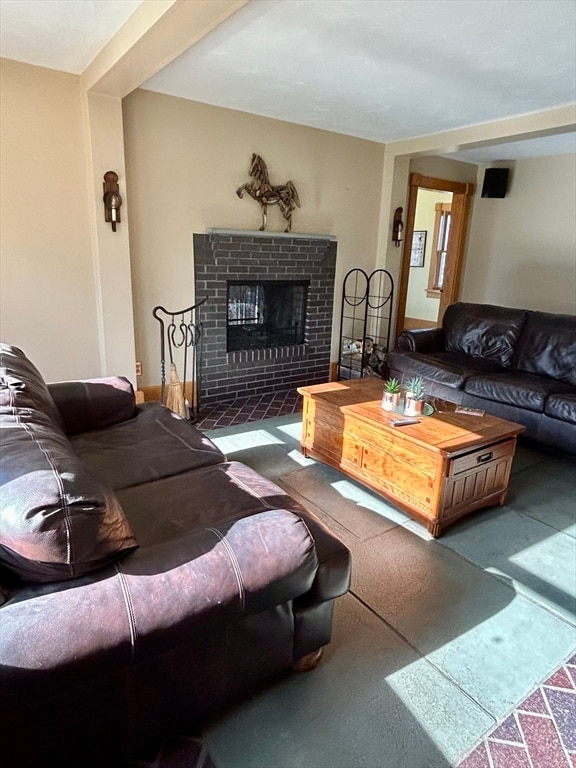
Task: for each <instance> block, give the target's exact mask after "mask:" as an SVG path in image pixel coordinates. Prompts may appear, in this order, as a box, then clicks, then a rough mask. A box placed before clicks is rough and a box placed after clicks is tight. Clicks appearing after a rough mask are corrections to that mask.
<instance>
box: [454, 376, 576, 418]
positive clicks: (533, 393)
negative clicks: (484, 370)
mask: <svg viewBox="0 0 576 768" xmlns="http://www.w3.org/2000/svg"><path fill="white" fill-rule="evenodd" d="M559 389H565V391H566V392H572V391H573V390H574V387H572V386H571V385H570V384H564V385H563V384H561V383H560V382H558V381H555V380H554V379H549V378H548V377H547V376H536V375H534V374H532V373H523V372H522V371H515V372H510V373H508V372H506V373H496V374H488V375H485V376H473V377H471V378H470V379H468V380H467V381H466V384H465V385H464V390H465V392H466V394H469V395H474V396H475V397H483V398H486V399H487V400H494V401H495V402H498V403H507V404H509V405H514V406H516V407H517V408H525V409H527V410H529V411H536V412H537V413H543V412H544V406H545V403H546V398H547V397H548V396H549V395H550V394H552V393H553V392H558V390H559Z"/></svg>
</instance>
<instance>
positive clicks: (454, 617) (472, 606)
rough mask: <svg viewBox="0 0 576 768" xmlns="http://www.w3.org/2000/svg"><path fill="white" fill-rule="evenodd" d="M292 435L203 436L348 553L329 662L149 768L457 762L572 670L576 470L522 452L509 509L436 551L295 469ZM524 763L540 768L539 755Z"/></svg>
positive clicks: (293, 423)
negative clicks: (347, 577) (302, 509)
mask: <svg viewBox="0 0 576 768" xmlns="http://www.w3.org/2000/svg"><path fill="white" fill-rule="evenodd" d="M299 433H300V421H299V418H298V417H295V416H292V417H281V418H279V419H272V420H267V421H265V422H259V423H256V424H250V425H245V426H244V427H239V426H237V427H231V428H227V429H218V430H214V431H213V432H211V433H208V434H209V435H210V436H211V437H212V438H213V439H214V440H215V442H216V443H217V444H218V445H219V447H220V448H221V449H222V450H223V451H224V452H225V453H226V454H227V456H228V458H229V459H231V460H239V461H243V462H245V463H246V464H248V465H249V466H251V467H253V468H254V469H256V470H257V471H259V472H261V473H262V474H263V475H264V476H266V477H268V478H269V479H271V480H273V481H275V482H276V483H278V484H279V485H280V486H282V487H283V488H285V489H286V490H287V491H288V492H289V493H290V494H291V495H293V496H294V497H295V498H296V499H297V500H298V501H300V502H301V503H302V504H303V505H304V506H306V507H307V508H309V509H310V510H311V511H313V512H314V513H316V514H317V515H318V517H320V518H321V519H322V520H323V522H324V523H325V524H326V525H327V526H328V527H329V528H330V529H331V530H333V531H334V532H335V533H336V534H337V535H338V536H340V538H341V539H342V540H343V541H344V542H345V543H346V544H347V546H348V547H349V548H350V550H351V552H352V588H351V591H350V593H349V594H348V595H346V596H344V597H343V598H340V600H338V601H337V604H336V611H335V620H334V632H333V638H332V642H331V643H330V645H329V646H328V647H327V649H326V653H325V657H324V660H323V662H322V663H321V664H320V666H319V667H318V668H317V669H316V670H314V671H313V672H310V673H306V674H304V675H295V676H289V677H288V678H287V679H283V680H280V681H278V683H277V684H275V685H271V686H270V687H269V688H268V689H266V690H265V691H263V692H262V693H261V694H260V695H258V696H255V697H252V698H251V699H249V700H248V701H246V702H243V703H242V704H240V705H239V706H238V707H237V708H235V709H234V710H232V711H231V712H228V713H226V714H225V715H224V716H222V718H217V719H215V721H214V722H212V723H210V724H206V726H205V727H204V728H203V730H202V733H201V734H200V736H201V740H199V741H191V740H188V741H187V740H186V739H182V740H180V741H178V740H176V741H173V742H171V743H168V744H166V745H165V750H164V752H163V757H161V756H159V757H158V759H157V760H156V761H154V762H153V763H150V764H149V765H150V766H152V765H153V766H154V768H212V767H213V766H215V768H328V766H340V767H341V768H356V767H358V768H360V767H361V768H451V767H453V766H457V765H459V764H460V763H461V762H462V760H464V759H465V758H466V755H468V754H469V753H471V752H472V750H474V749H476V750H479V749H484V742H486V744H488V739H489V737H490V736H491V734H492V733H497V731H495V729H496V728H497V726H498V725H499V724H501V723H503V722H504V721H505V720H506V718H508V719H509V718H510V717H512V716H513V715H514V713H515V712H516V711H517V710H516V708H517V707H518V706H519V704H521V703H522V702H523V701H525V700H527V697H529V695H530V694H532V692H534V691H535V690H536V689H537V688H538V686H539V685H541V684H543V683H544V681H546V680H548V679H552V678H551V677H550V676H553V674H554V673H555V672H556V671H557V670H558V668H559V667H561V665H562V664H564V663H565V662H566V660H567V659H570V657H572V658H573V659H574V656H573V654H574V650H575V645H576V616H575V610H574V591H575V584H576V558H574V557H573V554H574V551H575V544H576V517H575V510H574V503H573V499H574V497H575V495H576V494H575V491H576V471H575V468H574V463H573V462H572V461H571V460H567V458H566V457H564V456H562V455H555V454H553V453H552V452H543V451H542V452H541V451H539V450H538V449H534V448H533V447H531V446H528V445H526V446H521V448H520V450H519V451H518V453H517V456H516V459H515V462H514V469H513V479H512V487H511V493H510V497H509V501H508V504H507V505H506V506H505V507H494V508H492V509H488V510H483V511H480V512H478V513H475V514H473V515H470V516H469V517H468V518H466V519H465V520H463V521H460V522H459V523H457V524H455V525H454V526H452V527H451V528H449V529H448V530H447V531H446V532H445V533H444V534H443V536H442V537H441V539H439V540H434V539H432V538H431V537H430V536H429V534H428V533H427V531H426V530H425V528H424V527H423V526H421V525H420V524H419V523H417V522H415V521H413V520H411V519H410V518H409V517H407V516H406V515H405V514H404V513H402V512H400V511H399V510H398V509H396V508H395V507H394V506H393V505H391V504H388V503H387V502H386V501H385V500H384V499H382V498H381V497H379V496H377V495H376V494H373V493H371V492H370V491H368V490H367V489H365V488H363V487H362V486H360V485H359V484H357V483H355V482H353V481H351V480H349V479H348V478H346V477H345V476H344V475H342V474H341V473H339V472H336V471H335V470H332V469H331V468H329V467H326V466H324V465H322V464H320V463H318V462H314V461H311V460H308V459H304V458H303V457H302V456H301V454H300V451H299V444H298V439H299ZM542 488H545V490H546V504H545V505H543V502H542V494H541V489H542ZM570 552H572V558H570V557H569V555H568V556H567V553H570ZM575 696H576V691H575ZM558 731H559V729H557V731H556V733H558ZM495 738H496V740H494V738H493V739H492V743H491V749H492V751H493V752H494V750H495V749H500V746H499V743H498V740H497V737H495ZM200 747H201V748H202V751H201V753H200V752H199V751H198V750H199V749H200ZM529 748H530V746H529V745H509V744H505V745H504V747H502V750H504V749H507V750H509V751H510V750H514V749H516V750H517V751H520V750H524V752H525V753H526V754H527V752H528V750H529ZM559 748H560V749H564V750H565V754H566V758H567V760H569V759H570V757H571V756H572V755H570V756H569V754H568V751H567V748H566V747H565V746H564V747H562V745H560V747H559ZM187 750H188V752H187ZM523 754H524V753H523ZM524 757H526V755H524ZM471 759H472V758H471ZM474 759H476V758H475V757H474ZM518 759H521V758H520V757H519V758H518ZM523 764H524V763H522V762H519V763H518V765H523ZM527 764H528V763H527ZM473 765H475V763H473V762H471V763H470V765H468V764H467V765H466V768H472V766H473ZM478 765H479V766H481V765H482V766H483V765H484V764H483V763H478ZM503 765H504V763H503ZM530 765H531V768H542V767H543V766H544V763H542V764H540V765H539V764H538V763H537V762H534V759H533V756H532V763H531V764H530ZM568 765H569V763H568ZM546 768H549V767H548V766H547V767H546Z"/></svg>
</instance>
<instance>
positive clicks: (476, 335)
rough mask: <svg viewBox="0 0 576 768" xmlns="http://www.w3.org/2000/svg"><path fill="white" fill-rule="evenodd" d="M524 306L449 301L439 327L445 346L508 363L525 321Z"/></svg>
mask: <svg viewBox="0 0 576 768" xmlns="http://www.w3.org/2000/svg"><path fill="white" fill-rule="evenodd" d="M526 316H527V312H526V311H525V310H523V309H510V308H508V307H497V306H494V305H491V304H468V303H466V302H457V303H456V304H451V305H450V306H449V307H448V309H447V310H446V312H445V314H444V319H443V321H442V327H443V329H444V338H445V343H446V350H447V351H449V352H460V353H463V354H466V355H472V356H473V357H482V358H484V359H486V360H491V361H493V362H495V363H498V364H499V365H501V366H509V365H510V364H511V362H512V359H513V357H514V352H515V350H516V345H517V343H518V340H519V338H520V334H521V332H522V328H523V327H524V324H525V322H526Z"/></svg>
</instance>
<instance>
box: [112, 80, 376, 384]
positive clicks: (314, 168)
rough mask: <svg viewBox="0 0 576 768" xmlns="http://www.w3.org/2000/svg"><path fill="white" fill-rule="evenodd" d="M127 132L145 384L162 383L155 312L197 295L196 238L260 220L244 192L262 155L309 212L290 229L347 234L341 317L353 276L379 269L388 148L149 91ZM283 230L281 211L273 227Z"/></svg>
mask: <svg viewBox="0 0 576 768" xmlns="http://www.w3.org/2000/svg"><path fill="white" fill-rule="evenodd" d="M124 134H125V146H126V173H127V186H128V202H129V206H130V244H131V256H132V278H133V292H134V312H135V326H136V354H137V357H138V359H140V360H142V362H143V368H144V375H143V377H142V380H141V384H143V385H147V384H154V383H158V381H159V360H160V354H159V330H158V323H157V322H156V320H154V318H153V317H152V310H153V308H154V307H155V306H156V305H157V304H161V305H163V306H164V307H166V308H167V309H169V310H171V309H179V308H184V307H187V306H189V305H190V304H192V302H193V301H194V263H193V249H192V236H193V234H194V233H205V232H206V230H207V229H208V228H214V227H215V228H223V229H242V230H257V229H258V228H259V226H260V222H261V211H260V206H259V205H258V203H256V202H255V201H254V200H252V199H251V198H249V197H248V196H245V197H244V199H242V200H240V199H239V198H238V197H237V196H236V194H235V190H236V188H237V187H238V186H240V185H241V184H244V183H245V182H249V181H250V180H251V179H250V177H249V175H248V169H249V164H250V158H251V155H252V152H257V153H258V154H260V155H261V156H262V157H263V158H264V160H265V161H266V163H267V165H268V170H269V173H270V179H271V181H272V183H276V184H282V183H284V182H286V181H287V180H288V179H292V181H293V182H294V184H295V185H296V188H297V190H298V194H299V197H300V201H301V203H302V207H301V208H297V209H296V211H295V212H294V216H293V224H292V231H293V232H298V233H306V234H310V233H312V234H331V235H334V236H335V237H336V238H337V240H338V257H337V276H336V286H337V296H336V300H335V313H334V315H335V319H336V318H338V317H339V309H340V295H341V294H340V288H341V284H342V281H343V278H344V275H345V273H346V271H347V270H348V269H350V268H351V267H362V268H364V269H366V270H368V271H371V270H372V269H373V268H374V263H375V258H376V249H377V240H378V214H379V204H380V189H381V183H382V163H383V156H384V147H383V145H379V144H375V143H373V142H368V141H363V140H360V139H353V138H349V137H346V136H342V135H339V134H334V133H327V132H325V131H319V130H316V129H312V128H305V127H302V126H297V125H292V124H289V123H285V122H281V121H278V120H270V119H267V118H262V117H257V116H255V115H249V114H246V113H242V112H236V111H233V110H228V109H222V108H219V107H211V106H207V105H204V104H198V103H195V102H192V101H187V100H184V99H178V98H174V97H171V96H163V95H160V94H156V93H152V92H150V91H144V90H137V91H135V92H134V93H132V94H130V96H128V97H127V98H126V99H125V100H124ZM284 226H285V222H284V219H282V217H281V215H280V212H279V210H278V209H277V207H276V206H271V207H270V208H269V209H268V227H267V231H270V232H274V231H283V229H284ZM337 328H338V322H335V329H336V330H335V333H337ZM335 349H336V338H334V354H335Z"/></svg>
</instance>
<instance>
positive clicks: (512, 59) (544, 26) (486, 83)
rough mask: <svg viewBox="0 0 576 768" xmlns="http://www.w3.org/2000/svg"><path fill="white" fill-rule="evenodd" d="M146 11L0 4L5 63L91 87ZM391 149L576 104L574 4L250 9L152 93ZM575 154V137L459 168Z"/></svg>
mask: <svg viewBox="0 0 576 768" xmlns="http://www.w3.org/2000/svg"><path fill="white" fill-rule="evenodd" d="M139 4H140V0H0V54H1V55H2V56H3V57H6V58H11V59H16V60H18V61H25V62H28V63H31V64H37V65H39V66H44V67H49V68H52V69H60V70H63V71H66V72H73V73H76V74H79V73H80V72H82V71H83V70H84V69H85V67H86V66H87V65H88V64H89V63H90V61H91V60H92V59H93V58H94V56H95V55H96V54H97V53H98V51H99V50H100V49H101V48H102V47H103V46H104V45H105V43H106V42H107V41H108V40H109V39H110V37H112V35H113V34H114V33H115V32H116V31H117V30H118V29H119V28H120V27H121V26H122V24H123V23H124V22H125V20H126V19H127V18H128V16H129V15H130V14H131V13H132V12H133V11H134V10H135V9H136V7H137V6H138V5H139ZM142 87H143V88H146V89H149V90H153V91H157V92H160V93H166V94H171V95H174V96H179V97H182V98H187V99H193V100H195V101H200V102H205V103H208V104H214V105H217V106H223V107H228V108H231V109H237V110H241V111H244V112H250V113H254V114H258V115H264V116H267V117H273V118H277V119H280V120H287V121H289V122H294V123H298V124H302V125H307V126H312V127H316V128H321V129H325V130H330V131H336V132H338V133H344V134H347V135H351V136H357V137H361V138H365V139H371V140H374V141H381V142H386V143H388V142H391V141H398V140H405V139H410V138H415V137H418V136H424V135H428V134H433V133H439V132H442V131H447V130H450V129H454V128H461V127H466V126H469V125H475V124H478V123H482V122H490V121H493V120H498V119H500V118H506V117H512V116H516V115H522V114H527V113H531V112H538V111H541V110H545V109H551V108H554V107H558V106H565V105H567V104H571V103H574V102H575V101H576V3H575V2H574V0H252V2H250V3H248V5H246V6H245V7H244V8H242V9H241V10H239V11H238V12H237V13H236V14H234V15H233V16H232V17H230V18H229V19H228V20H227V21H226V22H225V23H223V24H222V25H220V26H219V27H218V28H216V29H215V30H214V31H213V32H212V33H210V34H209V35H207V36H206V37H205V38H204V39H202V40H200V42H199V43H197V44H196V45H195V46H193V47H192V48H190V49H189V50H188V51H187V52H185V53H184V54H182V55H181V56H180V57H179V58H177V59H175V60H174V61H173V62H172V63H171V64H169V65H168V66H167V67H165V68H164V69H163V70H161V71H160V72H159V73H157V74H156V75H155V76H154V77H153V78H151V79H150V80H149V81H147V82H146V83H144V84H143V85H142ZM574 151H576V143H575V135H574V133H570V134H563V135H561V136H557V137H546V138H539V139H533V140H530V141H523V142H516V143H510V144H507V145H500V146H498V147H490V148H488V147H484V148H482V149H477V150H464V151H461V152H457V153H454V154H452V155H451V156H452V157H457V158H459V159H462V160H468V161H470V162H482V163H489V162H492V161H496V160H511V159H517V158H520V157H532V156H537V155H543V154H564V153H568V152H574Z"/></svg>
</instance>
